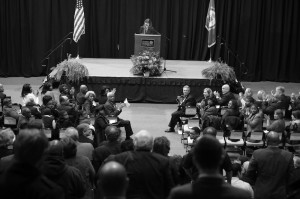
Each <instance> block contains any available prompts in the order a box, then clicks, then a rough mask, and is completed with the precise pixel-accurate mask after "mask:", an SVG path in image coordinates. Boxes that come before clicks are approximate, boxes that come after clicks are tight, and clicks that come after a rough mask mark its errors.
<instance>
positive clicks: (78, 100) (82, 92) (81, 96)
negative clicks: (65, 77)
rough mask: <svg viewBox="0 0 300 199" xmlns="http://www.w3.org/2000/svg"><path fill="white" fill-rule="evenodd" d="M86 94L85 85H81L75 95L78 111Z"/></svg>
mask: <svg viewBox="0 0 300 199" xmlns="http://www.w3.org/2000/svg"><path fill="white" fill-rule="evenodd" d="M87 92H88V88H87V86H86V85H81V86H80V88H79V93H77V95H76V104H77V106H78V109H79V110H80V109H81V106H82V105H83V103H84V102H85V100H86V98H85V94H86V93H87Z"/></svg>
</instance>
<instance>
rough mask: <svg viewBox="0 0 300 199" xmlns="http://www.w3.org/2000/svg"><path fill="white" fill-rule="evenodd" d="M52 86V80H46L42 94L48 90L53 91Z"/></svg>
mask: <svg viewBox="0 0 300 199" xmlns="http://www.w3.org/2000/svg"><path fill="white" fill-rule="evenodd" d="M51 86H52V84H51V83H50V82H46V83H45V84H44V85H43V89H42V92H41V93H42V94H45V93H46V92H47V91H51Z"/></svg>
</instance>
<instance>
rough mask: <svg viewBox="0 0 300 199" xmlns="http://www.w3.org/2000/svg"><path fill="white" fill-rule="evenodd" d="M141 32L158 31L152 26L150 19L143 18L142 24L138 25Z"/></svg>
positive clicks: (150, 32)
mask: <svg viewBox="0 0 300 199" xmlns="http://www.w3.org/2000/svg"><path fill="white" fill-rule="evenodd" d="M140 33H141V34H151V35H155V34H158V32H157V31H156V30H155V29H154V28H153V26H152V21H151V19H145V21H144V24H143V25H142V26H141V27H140Z"/></svg>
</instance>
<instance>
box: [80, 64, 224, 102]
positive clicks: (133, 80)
mask: <svg viewBox="0 0 300 199" xmlns="http://www.w3.org/2000/svg"><path fill="white" fill-rule="evenodd" d="M80 62H81V63H83V64H84V65H85V66H86V67H87V68H88V70H89V75H90V77H89V78H88V79H87V84H88V87H89V89H91V90H94V91H95V92H96V94H97V96H98V95H99V93H100V88H101V86H102V85H109V86H111V87H112V88H116V89H117V92H116V100H117V101H123V100H124V99H125V98H127V99H128V100H129V101H130V102H154V103H175V98H176V96H177V95H180V94H181V93H182V87H183V86H184V85H189V86H190V87H191V89H192V94H194V95H195V96H196V97H197V96H200V95H202V92H203V89H204V88H205V87H210V88H212V89H213V90H220V86H221V82H219V81H216V80H213V81H210V80H209V79H205V78H204V77H203V76H202V73H201V72H202V70H203V69H205V68H208V67H210V66H211V65H212V63H208V62H204V61H180V60H167V62H166V68H167V69H168V70H172V71H176V73H175V72H170V71H165V72H164V73H163V74H162V75H161V76H160V77H143V76H135V75H132V74H131V73H130V72H129V70H130V68H131V67H132V63H131V60H130V59H96V58H84V59H80Z"/></svg>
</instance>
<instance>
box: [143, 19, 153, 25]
mask: <svg viewBox="0 0 300 199" xmlns="http://www.w3.org/2000/svg"><path fill="white" fill-rule="evenodd" d="M144 23H148V24H149V27H152V21H151V19H149V18H147V19H145V21H144Z"/></svg>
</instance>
